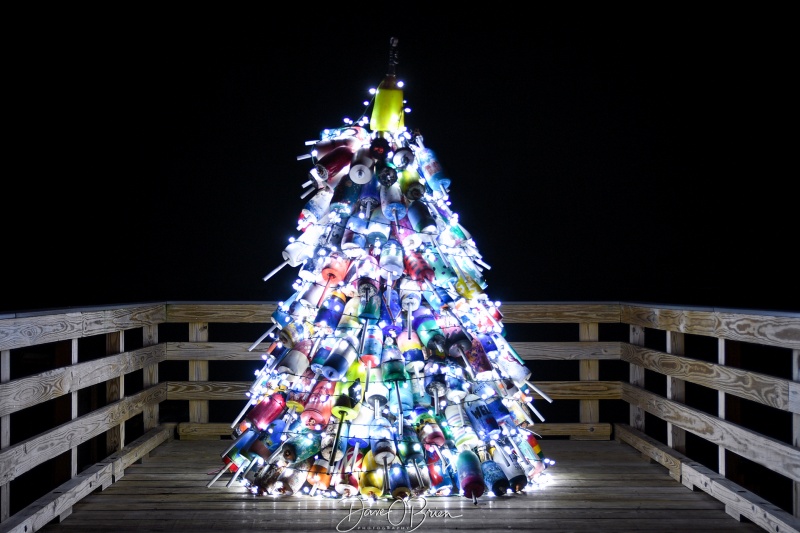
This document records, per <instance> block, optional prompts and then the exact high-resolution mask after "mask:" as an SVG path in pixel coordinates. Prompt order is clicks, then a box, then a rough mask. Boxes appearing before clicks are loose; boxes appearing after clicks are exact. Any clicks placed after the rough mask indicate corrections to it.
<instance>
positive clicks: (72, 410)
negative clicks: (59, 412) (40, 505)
mask: <svg viewBox="0 0 800 533" xmlns="http://www.w3.org/2000/svg"><path fill="white" fill-rule="evenodd" d="M56 361H58V359H56ZM69 361H70V364H71V365H74V364H77V363H78V339H72V340H71V341H70V345H69ZM56 366H60V365H58V364H57V365H56ZM76 418H78V391H77V390H74V391H72V392H71V393H70V395H69V419H70V420H75V419H76ZM69 452H70V457H69V478H70V479H73V478H74V477H75V476H77V475H78V447H77V446H73V447H72V448H71V449H70V451H69ZM71 514H72V507H69V508H67V509H65V510H64V511H63V512H62V513H61V514H59V515H58V521H59V522H61V521H63V520H64V519H66V518H67V517H68V516H69V515H71Z"/></svg>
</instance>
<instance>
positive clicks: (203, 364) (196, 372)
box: [189, 322, 208, 424]
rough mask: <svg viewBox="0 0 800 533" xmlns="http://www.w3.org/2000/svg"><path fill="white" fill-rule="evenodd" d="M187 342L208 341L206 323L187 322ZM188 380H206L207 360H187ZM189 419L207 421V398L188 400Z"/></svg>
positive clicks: (191, 420) (205, 422)
mask: <svg viewBox="0 0 800 533" xmlns="http://www.w3.org/2000/svg"><path fill="white" fill-rule="evenodd" d="M189 342H208V323H207V322H191V323H190V324H189ZM189 381H208V361H189ZM189 421H190V422H197V423H201V424H207V423H208V400H189Z"/></svg>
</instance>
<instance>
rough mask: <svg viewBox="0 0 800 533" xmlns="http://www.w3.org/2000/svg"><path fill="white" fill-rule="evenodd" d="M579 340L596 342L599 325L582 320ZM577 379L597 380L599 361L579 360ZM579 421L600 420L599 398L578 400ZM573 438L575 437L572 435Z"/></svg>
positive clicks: (590, 421) (598, 377)
mask: <svg viewBox="0 0 800 533" xmlns="http://www.w3.org/2000/svg"><path fill="white" fill-rule="evenodd" d="M579 328H580V330H579V338H580V340H581V342H597V341H598V340H599V338H600V326H599V324H598V323H597V322H582V323H581V324H580V325H579ZM579 364H580V367H579V371H578V372H579V379H580V380H581V381H598V380H599V379H600V361H598V360H597V359H581V361H580V362H579ZM579 416H580V422H581V423H584V424H586V423H596V422H600V400H580V415H579ZM573 438H575V437H573Z"/></svg>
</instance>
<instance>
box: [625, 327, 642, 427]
mask: <svg viewBox="0 0 800 533" xmlns="http://www.w3.org/2000/svg"><path fill="white" fill-rule="evenodd" d="M629 340H630V343H631V344H633V345H634V346H644V328H643V327H641V326H631V327H630V333H629ZM629 381H630V384H631V385H634V386H636V387H640V388H642V389H643V388H644V367H641V366H639V365H634V364H632V363H631V364H630V377H629ZM630 426H631V427H632V428H636V429H638V430H639V431H644V409H642V408H641V407H637V406H635V405H631V406H630Z"/></svg>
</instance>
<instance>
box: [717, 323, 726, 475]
mask: <svg viewBox="0 0 800 533" xmlns="http://www.w3.org/2000/svg"><path fill="white" fill-rule="evenodd" d="M725 355H726V354H725V339H717V363H719V364H721V365H724V364H725ZM717 416H719V417H720V418H721V419H723V420H725V418H726V413H725V393H724V392H722V391H717ZM725 470H726V464H725V447H724V446H718V447H717V471H718V472H719V473H720V474H722V475H723V476H724V475H725Z"/></svg>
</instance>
